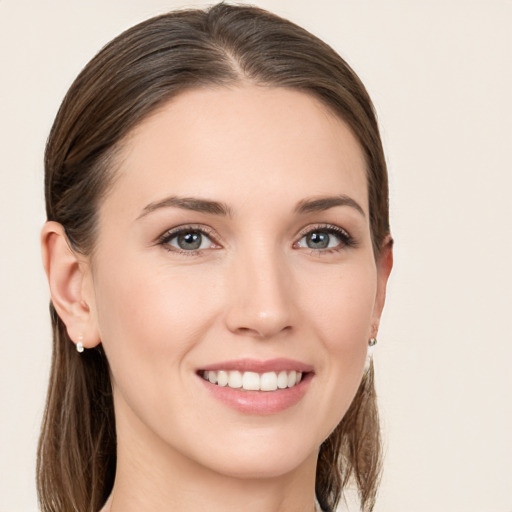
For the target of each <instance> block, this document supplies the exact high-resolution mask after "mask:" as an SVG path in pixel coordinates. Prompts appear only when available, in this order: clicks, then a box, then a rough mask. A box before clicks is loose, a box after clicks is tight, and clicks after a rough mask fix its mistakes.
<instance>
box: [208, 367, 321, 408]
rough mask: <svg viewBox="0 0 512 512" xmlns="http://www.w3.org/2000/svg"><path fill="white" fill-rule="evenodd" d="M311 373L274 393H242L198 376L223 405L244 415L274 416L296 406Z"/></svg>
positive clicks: (304, 391) (305, 389) (309, 380)
mask: <svg viewBox="0 0 512 512" xmlns="http://www.w3.org/2000/svg"><path fill="white" fill-rule="evenodd" d="M312 378H313V374H312V373H307V374H306V375H303V378H302V380H301V381H300V382H299V383H298V384H296V385H295V386H293V387H291V388H286V389H277V390H276V391H243V390H241V389H234V388H230V387H229V386H218V385H217V384H212V383H211V382H209V381H207V380H205V379H203V378H202V377H201V376H199V375H198V379H200V380H201V382H202V383H203V385H204V386H205V388H206V390H207V391H208V392H209V393H211V394H212V396H213V397H214V398H216V399H217V400H219V401H220V402H222V403H224V404H225V405H227V406H229V407H231V408H232V409H235V410H237V411H239V412H243V413H245V414H260V415H264V414H275V413H278V412H281V411H284V410H285V409H288V408H289V407H292V406H294V405H296V404H297V403H298V402H300V400H301V399H302V397H303V396H304V395H305V394H306V391H307V390H308V387H309V383H310V382H311V379H312Z"/></svg>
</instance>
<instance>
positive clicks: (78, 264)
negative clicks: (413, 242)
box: [38, 4, 392, 512]
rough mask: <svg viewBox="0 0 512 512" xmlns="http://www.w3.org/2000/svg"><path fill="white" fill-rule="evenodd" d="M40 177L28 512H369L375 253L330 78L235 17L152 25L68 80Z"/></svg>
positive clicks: (346, 107)
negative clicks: (38, 422) (49, 328)
mask: <svg viewBox="0 0 512 512" xmlns="http://www.w3.org/2000/svg"><path fill="white" fill-rule="evenodd" d="M45 165H46V206H47V215H48V222H47V223H46V224H45V226H44V228H43V232H42V247H43V260H44V265H45V270H46V272H47V275H48V280H49V284H50V290H51V297H52V304H51V315H52V322H53V327H54V350H53V362H52V373H51V379H50V386H49V392H48V400H47V408H46V413H45V417H44V422H43V428H42V434H41V438H40V446H39V459H38V488H39V495H40V501H41V509H42V510H43V511H50V510H59V511H69V510H78V511H91V512H92V511H94V512H98V511H99V510H100V509H102V511H104V512H119V511H123V512H130V511H132V510H137V511H144V510H147V511H150V510H151V511H159V510H180V511H181V512H187V511H189V510H190V511H191V510H211V511H217V510H235V509H237V510H238V509H239V508H240V507H241V506H243V508H244V510H248V511H252V510H258V511H260V510H265V511H276V512H277V511H297V512H299V511H304V512H306V511H308V512H311V511H312V510H314V509H315V499H316V500H317V503H316V508H317V509H318V508H319V507H321V509H323V510H329V511H331V510H334V509H335V507H336V505H337V503H338V501H339V499H340V497H341V496H342V492H343V490H344V489H345V488H346V486H347V484H348V483H349V481H350V480H351V479H352V478H353V479H354V480H355V482H356V484H357V487H358V490H359V495H360V498H361V506H362V509H363V510H371V509H372V508H373V505H374V501H375V493H376V487H377V482H378V476H379V468H380V449H379V427H378V419H377V409H376V403H375V391H374V386H373V367H372V364H371V360H368V359H367V353H368V346H369V345H370V346H371V345H373V344H374V343H375V341H376V336H377V331H378V326H379V319H380V315H381V312H382V308H383V305H384V298H385V288H386V282H387V278H388V276H389V273H390V270H391V266H392V250H391V249H392V247H391V246H392V240H391V237H390V234H389V224H388V199H387V175H386V167H385V161H384V156H383V151H382V146H381V142H380V138H379V133H378V127H377V123H376V119H375V115H374V113H373V108H372V104H371V101H370V99H369V97H368V95H367V93H366V91H365V89H364V87H363V85H362V84H361V82H360V81H359V79H358V78H357V77H356V76H355V74H354V73H353V71H352V70H351V69H350V68H349V67H348V65H347V64H346V63H345V62H344V61H343V60H342V59H341V58H340V57H339V56H338V55H337V54H336V53H335V52H334V51H333V50H332V49H331V48H329V47H328V46H327V45H325V44H324V43H322V42H321V41H320V40H318V39H317V38H315V37H314V36H312V35H311V34H309V33H308V32H306V31H304V30H303V29H301V28H299V27H297V26H295V25H293V24H292V23H290V22H288V21H286V20H283V19H280V18H278V17H276V16H274V15H271V14H269V13H267V12H265V11H262V10H259V9H257V8H252V7H235V6H229V5H225V4H220V5H217V6H214V7H212V8H211V9H209V10H207V11H196V10H190V11H182V12H175V13H170V14H167V15H163V16H160V17H157V18H153V19H150V20H148V21H146V22H144V23H141V24H139V25H137V26H135V27H133V28H132V29H130V30H128V31H126V32H125V33H123V34H121V35H120V36H119V37H118V38H116V39H115V40H114V41H112V42H111V43H110V44H109V45H107V46H106V47H105V48H104V49H103V50H102V51H101V52H100V53H99V54H98V55H97V56H96V57H95V58H94V59H93V60H92V61H91V62H90V63H89V64H88V65H87V66H86V67H85V69H84V70H83V71H82V73H81V74H80V75H79V76H78V78H77V79H76V81H75V82H74V84H73V85H72V86H71V88H70V90H69V92H68V94H67V96H66V98H65V99H64V101H63V104H62V106H61V108H60V110H59V113H58V115H57V118H56V120H55V123H54V126H53V128H52V131H51V134H50V137H49V140H48V144H47V150H46V157H45ZM315 496H316V498H315Z"/></svg>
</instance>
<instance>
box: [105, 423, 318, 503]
mask: <svg viewBox="0 0 512 512" xmlns="http://www.w3.org/2000/svg"><path fill="white" fill-rule="evenodd" d="M117 427H118V448H117V450H118V452H117V468H116V479H115V483H114V487H113V490H112V494H111V497H110V499H109V501H108V502H107V504H106V505H105V507H104V508H103V509H102V512H149V511H151V512H169V511H170V510H179V511H180V512H197V510H208V511H209V512H239V510H240V509H241V507H242V506H243V510H244V512H262V511H265V512H313V511H314V509H315V507H314V492H315V473H316V459H317V454H316V453H313V454H311V455H310V456H309V457H308V458H307V459H306V460H305V461H303V463H302V464H300V465H299V467H296V468H294V469H293V470H291V471H289V472H287V473H285V474H277V475H271V476H269V475H261V476H259V475H257V476H254V475H249V476H244V477H239V476H237V475H233V474H223V473H220V472H218V471H214V470H212V469H211V468H209V467H205V466H204V465H202V464H199V463H197V462H196V461H194V460H191V459H190V458H189V457H187V456H186V455H184V454H182V453H180V452H178V451H176V450H175V449H173V448H172V447H169V445H168V444H166V443H164V442H163V441H162V440H161V439H159V438H156V437H155V436H153V437H151V436H148V435H147V432H145V433H144V434H145V435H141V431H140V430H138V429H136V430H134V429H133V428H132V427H133V424H132V425H130V426H129V427H128V425H123V424H121V425H119V424H118V426H117Z"/></svg>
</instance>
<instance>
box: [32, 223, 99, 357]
mask: <svg viewBox="0 0 512 512" xmlns="http://www.w3.org/2000/svg"><path fill="white" fill-rule="evenodd" d="M41 250H42V257H43V266H44V269H45V272H46V276H47V278H48V284H49V286H50V294H51V299H52V304H53V306H54V308H55V310H56V311H57V314H58V315H59V317H60V318H61V320H62V321H63V322H64V324H65V325H66V329H67V331H68V335H69V337H70V338H71V340H73V342H75V344H76V343H78V342H79V341H81V343H82V344H83V346H84V347H85V348H91V347H93V346H95V345H97V344H98V343H99V341H100V340H99V336H98V333H97V328H96V325H95V323H94V319H93V317H92V313H91V308H90V305H89V301H88V300H87V297H85V296H84V289H85V287H84V280H85V279H87V278H88V276H87V275H86V274H87V272H88V266H87V264H86V261H85V258H83V257H81V255H79V254H77V253H76V252H75V251H73V250H72V248H71V246H70V244H69V241H68V238H67V236H66V232H65V230H64V228H63V226H62V225H61V224H59V223H57V222H53V221H49V222H46V224H45V225H44V226H43V229H42V232H41Z"/></svg>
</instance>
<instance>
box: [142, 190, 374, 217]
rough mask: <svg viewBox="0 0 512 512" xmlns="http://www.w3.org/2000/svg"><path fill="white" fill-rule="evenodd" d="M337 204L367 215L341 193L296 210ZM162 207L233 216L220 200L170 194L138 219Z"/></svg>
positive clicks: (318, 209)
mask: <svg viewBox="0 0 512 512" xmlns="http://www.w3.org/2000/svg"><path fill="white" fill-rule="evenodd" d="M336 206H349V207H351V208H354V209H355V210H356V211H357V212H359V213H360V214H361V215H362V216H363V217H366V215H365V213H364V210H363V209H362V208H361V206H360V205H359V203H358V202H357V201H355V200H354V199H352V198H351V197H349V196H346V195H344V194H340V195H338V196H332V197H320V198H315V199H313V198H312V199H303V200H302V201H299V203H297V206H296V207H295V212H296V213H299V214H307V213H314V212H321V211H325V210H329V209H330V208H335V207H336ZM160 208H181V209H183V210H191V211H195V212H201V213H208V214H210V215H220V216H224V217H227V216H231V215H232V212H231V209H230V207H229V206H228V205H227V204H225V203H221V202H219V201H213V200H210V199H200V198H198V197H178V196H170V197H166V198H165V199H162V200H160V201H155V202H153V203H149V204H148V205H147V206H145V207H144V209H143V210H142V213H141V214H140V215H139V216H138V217H137V220H139V219H141V218H142V217H145V216H146V215H148V214H149V213H151V212H154V211H155V210H159V209H160Z"/></svg>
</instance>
